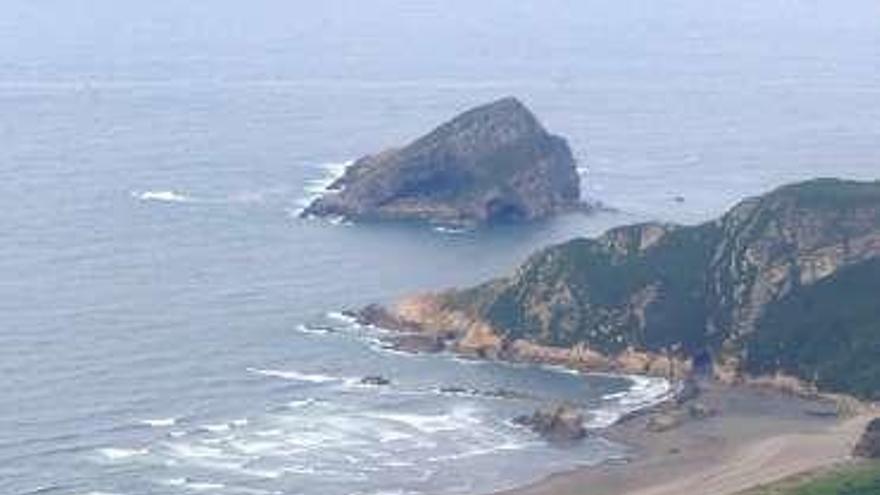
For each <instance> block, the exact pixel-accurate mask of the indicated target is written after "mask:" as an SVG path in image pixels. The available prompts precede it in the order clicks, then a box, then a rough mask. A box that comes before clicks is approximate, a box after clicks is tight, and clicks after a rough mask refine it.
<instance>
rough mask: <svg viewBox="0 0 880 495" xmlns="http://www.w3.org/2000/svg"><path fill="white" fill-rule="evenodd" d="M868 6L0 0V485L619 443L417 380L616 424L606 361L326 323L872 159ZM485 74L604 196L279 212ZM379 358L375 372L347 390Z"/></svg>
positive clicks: (421, 462)
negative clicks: (492, 350) (407, 212)
mask: <svg viewBox="0 0 880 495" xmlns="http://www.w3.org/2000/svg"><path fill="white" fill-rule="evenodd" d="M878 9H880V6H878V5H877V3H876V2H873V1H867V0H852V1H849V0H847V1H843V2H800V1H791V0H769V1H767V0H761V1H758V0H747V1H737V2H733V1H730V2H728V1H721V2H709V3H707V2H698V1H696V0H673V1H670V2H663V3H662V4H661V3H650V2H640V1H624V2H612V3H608V2H598V1H585V2H573V1H572V2H567V1H558V2H556V1H554V2H550V4H548V3H547V2H515V3H511V2H501V1H494V0H492V1H487V2H480V4H479V5H474V4H473V3H472V2H463V1H462V2H459V1H452V2H407V3H406V5H400V2H386V1H378V2H372V3H371V6H370V8H369V9H366V8H364V7H363V4H362V3H361V2H354V1H350V2H346V1H343V0H330V1H326V2H321V5H315V6H309V7H307V8H306V7H303V6H302V5H301V3H300V2H296V3H294V2H282V1H275V0H267V1H265V2H256V3H254V2H250V3H248V4H247V5H243V4H241V3H240V2H232V1H217V2H210V3H209V2H188V3H184V2H175V1H171V0H159V1H154V2H138V3H137V4H135V3H134V2H116V1H110V0H91V1H84V0H71V1H66V2H60V1H49V2H32V1H27V0H7V1H5V2H4V4H3V9H2V12H0V33H2V37H3V43H0V67H2V69H0V212H2V213H0V314H2V320H0V370H2V371H0V372H2V380H0V492H2V493H4V494H5V493H10V494H23V493H52V494H54V493H58V494H62V495H85V494H88V493H94V494H97V493H119V494H133V495H141V494H167V493H190V492H204V493H218V494H238V493H241V494H248V493H275V492H280V493H285V494H290V493H303V494H307V495H311V494H321V495H323V494H331V495H332V494H336V493H339V494H350V493H359V494H361V493H362V494H367V493H382V492H383V491H384V492H385V493H411V492H427V493H436V494H442V493H472V492H474V491H477V492H479V491H485V490H488V489H491V488H496V487H499V486H505V485H510V484H515V483H519V482H522V481H527V480H531V479H534V478H536V477H540V476H543V475H546V474H548V473H549V472H551V471H554V470H557V469H562V468H567V467H569V466H572V465H574V464H577V463H582V462H595V461H598V460H600V459H604V458H608V457H614V456H618V455H621V453H622V450H621V447H619V446H615V445H610V444H607V443H606V442H604V441H602V439H601V437H595V438H592V439H590V440H588V441H587V442H585V443H584V444H583V445H582V446H579V447H574V448H568V449H559V448H552V447H548V446H546V445H544V444H543V443H541V442H540V441H539V440H538V439H537V438H535V437H533V436H531V435H530V434H529V433H527V432H524V431H522V430H519V429H516V428H513V427H511V426H510V424H509V423H508V422H507V420H508V419H509V418H510V417H512V416H513V415H515V414H519V413H522V412H528V411H529V410H531V408H533V407H534V405H535V404H534V403H535V399H532V400H530V399H527V398H523V399H515V400H514V399H507V400H501V399H497V398H491V397H487V396H483V395H468V394H458V395H454V394H443V393H440V392H439V389H440V388H442V387H444V386H448V385H450V384H452V385H464V386H466V387H468V388H474V389H478V390H495V389H498V388H506V389H517V390H524V391H531V392H533V393H535V395H537V396H538V397H537V398H536V399H537V400H540V399H547V398H565V399H568V400H574V401H578V402H580V403H582V404H584V405H585V406H586V407H588V408H589V409H591V410H594V411H604V412H605V413H604V414H602V415H600V416H598V417H597V418H595V419H594V421H597V422H602V421H606V422H607V421H608V420H609V419H610V418H612V417H613V413H615V412H617V411H619V410H620V409H621V408H625V407H632V406H633V404H623V403H621V402H627V401H628V400H629V399H630V398H631V397H632V396H624V395H620V392H623V391H624V390H626V388H627V387H630V386H631V383H630V382H628V381H626V380H622V379H615V378H608V377H592V378H590V379H587V380H584V379H581V378H579V377H576V376H573V375H570V374H566V373H561V372H559V371H558V370H548V369H541V368H528V367H512V366H502V365H497V364H486V363H481V364H477V363H473V362H462V361H460V360H454V359H452V358H451V357H449V356H402V355H399V354H394V353H389V352H388V351H386V350H383V349H381V348H378V347H377V346H376V343H375V341H374V339H373V338H374V337H375V336H374V335H370V334H369V332H367V331H364V329H358V328H354V327H351V326H350V325H347V324H345V323H344V322H340V321H336V320H332V319H331V320H327V319H326V318H325V317H324V316H322V315H325V314H327V313H328V312H332V311H338V310H340V309H341V308H347V307H353V306H359V305H362V304H365V303H368V302H372V301H377V300H378V301H384V300H388V299H390V298H393V297H395V296H398V295H400V294H403V293H407V292H410V291H415V290H424V289H428V288H436V287H443V286H450V285H461V284H466V283H472V282H475V281H478V280H482V279H485V278H487V277H490V276H494V275H497V274H499V273H503V272H505V271H508V270H510V269H512V268H513V267H514V266H515V265H516V263H518V262H519V261H521V260H522V259H523V258H524V257H525V256H526V255H527V254H528V253H529V252H531V251H532V250H534V249H536V248H538V247H540V246H543V245H546V244H548V243H550V242H554V241H560V240H563V239H566V238H569V237H572V236H575V235H592V234H595V233H598V232H601V231H602V230H604V229H605V228H607V227H609V226H611V225H615V224H619V223H624V222H631V221H636V220H644V219H647V218H660V219H664V220H676V221H684V222H696V221H701V220H704V219H706V218H710V217H712V216H714V215H716V214H718V213H719V212H721V211H723V210H724V209H725V208H727V207H728V206H729V205H730V204H731V203H732V202H734V201H735V200H737V199H738V198H740V197H742V196H744V195H750V194H757V193H760V192H762V191H764V190H766V189H768V188H770V187H773V186H775V185H778V184H780V183H783V182H787V181H792V180H799V179H806V178H810V177H814V176H818V175H826V176H827V175H838V176H847V177H856V178H876V177H877V170H878V163H880V160H878V158H880V152H878V148H877V142H878V137H880V104H878V102H880V98H878V89H877V88H880V63H878V61H880V60H878V52H877V47H878V46H880V25H878V24H880V12H878ZM463 13H466V14H467V15H463ZM508 94H514V95H517V96H519V97H521V98H522V99H523V100H524V101H526V102H527V103H528V104H529V105H530V106H531V107H532V108H533V109H534V110H535V112H536V113H537V114H538V115H539V116H540V118H541V119H542V120H543V121H544V122H545V123H546V124H547V126H548V128H550V129H551V130H552V131H554V132H557V133H560V134H562V135H565V136H566V137H568V138H569V141H570V143H571V145H572V148H573V149H574V150H575V153H576V154H577V157H578V159H579V161H580V165H581V167H582V168H583V169H584V177H585V179H586V180H585V184H584V185H585V191H586V192H587V194H588V195H590V196H591V197H594V198H598V199H601V200H603V201H604V202H606V203H609V204H611V205H614V206H617V207H619V208H620V209H621V210H622V213H620V214H603V215H598V216H594V217H582V216H576V215H575V216H568V217H564V218H560V219H557V220H554V221H552V222H548V223H546V224H543V225H535V226H528V227H524V228H521V229H500V230H495V231H492V232H460V231H451V232H450V231H443V230H442V229H440V231H434V230H431V229H427V228H413V227H404V226H362V225H346V224H344V223H342V224H340V225H331V224H328V223H325V222H306V221H301V220H297V219H295V218H294V213H295V212H296V211H297V209H298V208H301V207H302V205H303V203H304V201H305V200H306V199H307V197H308V195H310V194H314V193H315V191H316V190H317V188H319V187H321V185H322V184H323V183H324V181H326V179H327V178H328V171H330V169H331V168H333V167H331V166H330V165H328V164H334V163H335V164H341V163H343V162H345V161H347V160H350V159H352V158H355V157H357V156H360V155H361V154H364V153H367V152H372V151H376V150H378V149H381V148H383V147H385V146H389V145H394V144H398V143H400V142H402V141H405V140H406V139H409V138H412V137H414V136H416V135H418V134H420V133H421V132H423V131H425V130H426V129H428V128H430V127H431V126H433V125H435V124H436V123H438V122H440V121H442V120H444V119H446V118H449V117H451V116H452V115H453V114H454V113H456V112H458V111H460V110H463V109H465V108H467V107H469V106H471V105H474V104H477V103H480V102H484V101H487V100H489V99H493V98H496V97H499V96H502V95H508ZM336 169H338V166H337V167H336ZM676 196H682V197H683V198H684V200H685V201H684V202H683V203H679V202H676V201H674V200H673V199H674V198H675V197H676ZM327 329H329V330H331V331H326V330H327ZM377 373H378V374H382V375H385V376H388V377H389V378H391V379H392V380H393V383H392V385H391V386H390V387H363V386H360V385H358V384H357V380H358V379H359V378H360V377H362V376H364V375H367V374H377ZM638 387H639V388H640V389H641V390H642V391H645V389H646V388H650V384H646V383H640V384H638ZM377 473H379V474H377Z"/></svg>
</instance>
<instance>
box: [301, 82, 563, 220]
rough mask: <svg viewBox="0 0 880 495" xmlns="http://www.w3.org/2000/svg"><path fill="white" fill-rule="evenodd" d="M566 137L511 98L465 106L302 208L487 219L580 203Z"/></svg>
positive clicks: (361, 164) (360, 163)
mask: <svg viewBox="0 0 880 495" xmlns="http://www.w3.org/2000/svg"><path fill="white" fill-rule="evenodd" d="M579 181H580V179H579V177H578V173H577V169H576V167H575V161H574V158H573V156H572V153H571V150H570V149H569V147H568V144H567V143H566V141H565V139H563V138H561V137H559V136H555V135H552V134H550V133H548V132H547V131H546V130H545V129H544V128H543V126H542V125H541V124H540V122H538V120H537V119H536V118H535V116H534V115H533V114H532V113H531V112H530V111H529V110H528V109H527V108H526V107H525V105H523V104H522V103H521V102H520V101H519V100H517V99H515V98H503V99H500V100H497V101H495V102H492V103H489V104H487V105H483V106H479V107H476V108H474V109H471V110H468V111H467V112H464V113H463V114H461V115H459V116H457V117H455V118H454V119H452V120H451V121H449V122H446V123H445V124H443V125H441V126H440V127H437V128H436V129H434V130H433V131H431V132H430V133H429V134H427V135H425V136H423V137H421V138H419V139H417V140H415V141H413V142H412V143H410V144H409V145H407V146H404V147H403V148H398V149H391V150H387V151H383V152H381V153H377V154H375V155H368V156H365V157H363V158H361V159H359V160H357V161H356V162H355V163H354V164H353V165H351V166H350V167H348V168H347V169H346V171H345V173H344V175H343V176H342V177H341V178H339V179H338V180H337V181H336V182H334V183H333V184H332V185H331V186H330V187H329V192H328V193H327V194H325V195H323V196H322V197H320V198H318V199H316V200H315V201H314V202H312V204H311V205H309V206H308V207H307V208H306V209H305V210H304V211H303V216H321V217H340V216H341V217H344V218H348V219H355V220H418V221H428V222H432V223H439V224H450V225H468V226H470V225H486V224H494V223H507V222H518V221H529V220H535V219H539V218H544V217H548V216H550V215H553V214H555V213H558V212H560V211H562V210H565V209H571V208H573V207H575V206H577V205H579V204H580V203H579V201H580V182H579Z"/></svg>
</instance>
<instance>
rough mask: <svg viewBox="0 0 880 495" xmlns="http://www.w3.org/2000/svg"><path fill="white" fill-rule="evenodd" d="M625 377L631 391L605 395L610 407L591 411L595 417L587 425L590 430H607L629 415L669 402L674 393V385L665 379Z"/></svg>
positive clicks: (604, 397)
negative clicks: (665, 401)
mask: <svg viewBox="0 0 880 495" xmlns="http://www.w3.org/2000/svg"><path fill="white" fill-rule="evenodd" d="M624 377H625V378H627V379H628V380H629V381H630V383H631V385H630V387H629V389H627V390H626V391H623V392H616V393H612V394H606V395H604V396H603V397H602V399H603V400H604V401H606V402H607V403H608V405H606V406H604V407H601V408H599V409H596V410H592V411H590V413H591V414H592V416H593V417H592V419H591V420H590V421H589V422H588V423H587V424H586V426H587V427H588V428H594V429H598V428H607V427H609V426H611V425H613V424H615V423H617V422H618V421H620V419H621V418H622V417H624V416H626V415H627V414H631V413H633V412H635V411H638V410H641V409H645V408H648V407H651V406H654V405H656V404H659V403H660V402H663V401H664V400H667V399H668V398H669V397H670V395H671V394H672V393H673V388H672V384H671V383H670V382H669V380H667V379H665V378H659V377H647V376H638V375H625V376H624Z"/></svg>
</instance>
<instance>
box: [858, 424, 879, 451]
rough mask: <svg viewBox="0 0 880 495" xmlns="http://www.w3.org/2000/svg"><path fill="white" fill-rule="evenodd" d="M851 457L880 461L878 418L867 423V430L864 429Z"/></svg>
mask: <svg viewBox="0 0 880 495" xmlns="http://www.w3.org/2000/svg"><path fill="white" fill-rule="evenodd" d="M853 455H855V456H856V457H865V458H867V459H880V418H877V419H874V420H873V421H871V422H870V423H868V428H867V429H865V433H864V434H863V435H862V438H861V440H859V443H857V444H856V447H855V449H853Z"/></svg>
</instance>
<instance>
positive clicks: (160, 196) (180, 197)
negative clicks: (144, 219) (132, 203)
mask: <svg viewBox="0 0 880 495" xmlns="http://www.w3.org/2000/svg"><path fill="white" fill-rule="evenodd" d="M132 196H134V197H136V198H137V199H140V200H142V201H162V202H166V203H187V202H190V201H192V198H190V197H189V196H186V195H184V194H181V193H178V192H176V191H171V190H167V191H144V192H133V193H132Z"/></svg>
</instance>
